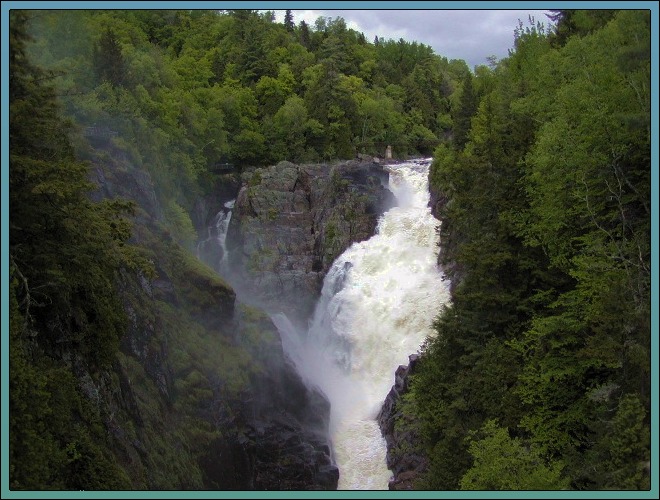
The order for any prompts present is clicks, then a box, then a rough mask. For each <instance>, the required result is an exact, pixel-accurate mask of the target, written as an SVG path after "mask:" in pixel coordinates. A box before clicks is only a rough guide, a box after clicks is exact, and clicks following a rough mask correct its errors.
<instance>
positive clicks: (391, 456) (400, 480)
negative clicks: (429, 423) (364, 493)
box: [377, 354, 429, 490]
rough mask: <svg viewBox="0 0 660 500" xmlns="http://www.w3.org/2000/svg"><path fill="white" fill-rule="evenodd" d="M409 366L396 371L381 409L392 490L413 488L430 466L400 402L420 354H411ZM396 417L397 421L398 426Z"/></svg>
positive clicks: (400, 367)
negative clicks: (401, 409)
mask: <svg viewBox="0 0 660 500" xmlns="http://www.w3.org/2000/svg"><path fill="white" fill-rule="evenodd" d="M408 361H409V363H408V366H405V365H400V366H399V367H398V368H397V370H396V373H395V375H394V385H393V386H392V389H390V392H389V393H388V395H387V397H386V398H385V402H384V403H383V406H382V408H381V410H380V412H379V413H378V417H377V420H378V425H379V426H380V430H381V433H382V435H383V437H384V438H385V442H386V443H387V467H388V468H389V469H390V470H391V471H392V474H393V476H394V477H393V478H392V479H391V480H390V482H389V489H390V490H412V489H414V486H413V483H414V481H415V480H416V479H417V478H418V477H419V476H420V475H422V474H423V473H424V472H426V470H427V469H428V465H429V464H428V458H427V457H426V456H425V455H424V454H422V453H420V452H418V451H416V444H417V443H419V437H418V436H417V433H416V432H415V430H414V428H413V427H412V426H410V425H406V424H407V422H406V420H405V416H404V415H403V413H402V412H401V411H400V409H399V407H398V405H399V403H400V401H401V398H402V396H403V395H404V394H405V393H406V392H407V391H408V383H409V377H410V375H411V374H413V373H414V372H415V369H416V368H417V365H418V363H419V356H418V355H417V354H412V355H410V356H409V357H408ZM395 421H396V423H397V425H396V426H395Z"/></svg>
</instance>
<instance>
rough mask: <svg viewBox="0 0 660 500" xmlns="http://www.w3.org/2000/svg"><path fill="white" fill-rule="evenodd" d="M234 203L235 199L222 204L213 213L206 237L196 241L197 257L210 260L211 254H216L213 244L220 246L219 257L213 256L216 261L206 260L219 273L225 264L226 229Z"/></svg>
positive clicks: (226, 256) (226, 253)
mask: <svg viewBox="0 0 660 500" xmlns="http://www.w3.org/2000/svg"><path fill="white" fill-rule="evenodd" d="M235 203H236V200H230V201H228V202H226V203H225V204H224V207H225V208H224V209H223V210H220V211H219V212H218V213H217V214H216V215H215V217H214V218H213V222H212V223H211V225H210V226H208V228H207V231H208V237H207V238H206V239H205V240H202V241H200V242H199V243H197V258H198V259H202V260H205V259H208V260H210V259H211V258H212V257H213V256H215V255H217V252H215V251H214V250H213V245H216V246H218V247H220V249H221V250H222V252H221V255H222V256H221V257H220V259H217V257H215V259H217V261H216V262H207V264H209V265H210V266H212V267H213V268H214V269H215V270H216V271H217V272H218V273H221V274H222V271H223V269H224V267H225V266H226V264H227V258H228V252H227V231H228V229H229V221H231V214H232V210H233V209H234V204H235ZM215 259H214V260H215Z"/></svg>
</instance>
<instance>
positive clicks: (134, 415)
mask: <svg viewBox="0 0 660 500" xmlns="http://www.w3.org/2000/svg"><path fill="white" fill-rule="evenodd" d="M109 153H111V154H110V156H109V158H108V155H105V157H104V159H103V160H97V161H94V162H93V163H94V168H93V170H92V175H93V177H94V180H95V181H96V183H97V186H98V189H97V191H96V192H95V193H94V194H93V197H94V198H95V199H97V200H100V199H103V198H115V197H122V198H125V199H129V200H133V201H135V202H136V204H137V206H138V210H137V213H136V218H135V226H134V232H133V238H132V242H134V243H137V244H140V245H142V246H143V247H145V248H146V249H148V252H149V255H150V258H151V260H152V263H153V264H154V267H155V271H156V274H157V276H156V277H155V278H148V277H146V276H143V275H141V274H140V273H136V272H134V271H128V270H127V271H125V272H124V273H123V274H122V276H121V277H120V279H119V280H118V287H119V291H120V295H121V296H122V298H123V302H124V309H125V311H126V316H127V320H128V323H127V325H126V326H127V329H126V333H125V335H124V336H123V338H122V339H121V346H120V351H121V352H120V353H118V357H117V361H116V362H115V363H114V365H113V367H112V370H110V371H108V372H106V373H103V374H102V375H101V376H100V377H99V376H94V377H92V376H90V373H89V372H88V371H87V368H86V367H85V366H82V365H81V366H77V365H76V373H77V377H78V379H79V381H80V382H79V383H80V387H81V390H82V391H83V393H84V394H85V395H86V396H87V397H88V398H89V399H90V400H91V401H93V402H94V404H97V405H98V406H99V408H100V410H99V411H100V414H101V416H102V418H103V422H104V425H105V426H106V428H107V430H108V435H109V436H110V437H111V439H112V452H113V453H115V454H116V455H117V460H118V462H119V463H121V464H122V466H123V467H124V469H125V470H126V471H127V474H128V476H129V477H130V479H131V481H132V482H133V484H135V485H136V488H138V489H144V488H146V489H161V488H165V489H200V488H206V489H217V490H252V489H257V490H266V489H279V490H325V489H336V488H337V481H338V477H339V472H338V470H337V468H336V466H334V465H333V464H332V460H331V452H330V445H329V442H328V439H327V426H328V418H329V410H330V408H329V403H328V401H327V400H326V399H325V397H324V396H323V395H322V394H321V393H319V392H318V391H315V390H311V389H309V388H307V387H306V386H305V384H304V383H303V381H302V379H301V378H300V376H299V375H298V374H297V373H296V371H295V368H294V367H293V366H292V365H291V364H290V362H289V361H288V360H287V358H286V356H285V355H284V352H283V349H282V344H281V340H280V337H279V332H278V331H277V329H276V328H275V326H274V325H273V323H272V322H271V321H270V319H269V318H268V317H267V316H266V315H264V314H261V313H259V312H258V311H254V310H251V312H246V311H247V309H243V308H241V307H240V306H239V305H238V303H237V299H236V293H235V292H234V290H233V289H232V288H231V287H229V286H228V285H227V284H226V283H224V282H223V281H222V280H221V279H219V278H216V277H215V276H213V275H212V274H209V273H210V271H208V270H207V271H208V272H207V271H205V270H204V269H201V268H198V267H196V266H195V265H192V264H190V263H189V261H190V260H192V261H196V260H195V258H194V257H193V256H189V255H187V254H186V253H185V251H184V250H183V249H182V248H180V247H179V246H178V245H177V244H176V243H175V242H174V241H173V240H172V238H171V237H170V236H169V232H168V231H167V230H166V229H165V228H164V226H163V225H162V224H161V222H162V220H163V215H162V214H163V211H162V208H161V206H160V204H159V201H158V198H157V196H156V193H155V191H154V188H153V183H152V180H151V178H150V176H149V174H148V173H147V172H145V171H143V170H140V169H138V168H135V167H134V166H132V165H131V164H130V163H129V160H128V158H127V157H126V156H125V155H124V156H122V155H121V154H119V152H118V151H109ZM282 182H286V179H283V180H282ZM280 187H281V188H282V189H285V188H286V189H289V188H291V187H293V191H292V192H293V193H294V194H295V196H294V197H295V203H294V205H293V208H294V209H295V210H301V207H302V206H308V205H309V202H308V200H307V199H306V196H307V194H306V193H307V192H308V191H310V189H311V188H310V184H309V179H307V180H306V179H305V176H304V175H303V174H301V175H296V178H295V181H294V185H293V186H289V185H288V184H287V185H284V184H282V185H281V186H280ZM236 188H237V184H236V185H233V187H232V184H231V182H228V183H225V189H226V192H224V191H223V192H222V193H221V194H220V195H219V196H218V198H217V199H215V198H213V197H211V198H209V199H204V200H201V201H200V202H199V203H198V204H197V208H196V210H195V214H196V215H195V214H193V219H199V220H197V221H196V223H199V224H200V225H201V224H207V222H208V220H205V218H206V217H207V216H208V214H209V213H212V212H213V211H214V210H216V209H219V208H218V207H221V206H222V203H223V202H224V201H226V199H231V197H232V192H231V191H232V190H233V189H236ZM225 197H226V199H225ZM205 214H206V215H205ZM199 266H201V267H202V268H203V266H202V265H201V264H199ZM163 311H171V313H170V315H169V316H167V315H166V316H164V317H163V316H161V314H162V312H163ZM179 316H180V318H181V319H180V321H179V322H177V321H175V319H177V318H175V317H179ZM188 327H189V329H190V330H191V331H194V332H198V334H199V336H198V337H195V335H196V334H195V335H190V336H187V335H188V332H187V331H185V330H186V328H188ZM182 338H190V342H202V341H203V342H209V343H213V342H217V343H218V345H220V346H222V348H223V349H225V350H226V351H229V352H231V354H232V355H233V356H235V357H237V358H240V360H239V361H237V362H235V364H236V366H240V367H241V370H242V372H240V373H235V372H231V371H226V372H224V371H222V366H221V365H222V363H221V362H220V361H218V362H217V366H216V362H215V361H213V362H212V363H210V364H209V365H206V366H201V362H199V364H198V369H199V370H200V377H203V378H202V379H203V380H208V381H210V384H209V385H206V386H204V387H200V388H199V389H200V392H201V394H202V395H201V396H199V404H198V406H195V405H196V404H197V403H188V404H187V405H188V406H186V405H185V404H182V403H181V398H182V396H186V394H185V391H181V390H180V389H178V387H181V384H182V382H183V381H184V377H185V376H186V375H187V373H188V371H189V370H190V368H189V367H188V366H187V365H186V364H183V365H182V364H181V362H180V361H179V362H178V365H177V358H179V359H180V358H181V353H177V352H175V351H176V349H175V348H173V347H172V346H171V344H172V343H174V340H175V339H182ZM185 342H188V341H187V340H179V344H178V345H183V346H186V344H185ZM191 347H193V346H191ZM72 362H73V363H74V365H75V364H76V361H75V359H74V360H73V361H72ZM78 364H79V363H78ZM177 370H178V372H177ZM202 371H203V372H204V373H203V374H202V373H201V372H202ZM226 373H230V374H233V375H232V376H236V377H237V378H238V379H239V381H238V382H237V381H236V380H234V379H223V378H222V377H223V376H225V374H226ZM231 384H234V385H236V386H237V387H235V388H231V389H228V388H227V387H228V386H230V385H231ZM204 394H209V395H210V396H208V397H207V396H204ZM182 408H184V409H182ZM184 411H185V412H186V413H182V412H184ZM191 418H193V419H195V421H196V422H199V421H203V422H204V427H203V428H204V429H210V430H211V431H217V432H215V434H214V435H217V436H218V437H214V438H213V439H210V440H209V441H208V442H202V443H199V442H194V443H193V441H186V439H188V438H186V437H185V431H186V430H187V429H188V427H189V426H188V424H187V423H186V422H187V421H188V420H190V419H191ZM196 425H198V426H201V425H202V424H196ZM200 428H201V427H200ZM169 433H171V435H169ZM156 441H157V442H158V446H160V448H157V447H156V446H154V442H156ZM188 447H190V448H191V449H194V450H195V453H196V455H195V454H191V456H190V457H188V456H186V453H189V452H186V453H180V452H179V453H178V452H177V451H176V450H177V449H179V450H180V449H181V448H184V449H187V448H188ZM200 450H201V451H200ZM164 451H165V452H168V453H172V454H179V455H181V456H183V457H184V458H181V459H180V461H178V462H177V466H180V467H182V468H183V467H185V468H186V471H185V472H180V470H177V471H176V473H177V476H176V477H167V474H168V471H167V470H165V467H167V466H168V465H169V464H164V463H163V460H162V458H161V457H160V455H161V454H162V453H163V452H164ZM168 457H169V458H170V460H171V458H172V455H169V456H168ZM186 473H189V477H186Z"/></svg>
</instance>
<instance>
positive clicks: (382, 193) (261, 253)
mask: <svg viewBox="0 0 660 500" xmlns="http://www.w3.org/2000/svg"><path fill="white" fill-rule="evenodd" d="M388 177H389V174H388V173H387V171H386V170H385V169H384V167H383V166H382V165H380V164H379V163H376V162H374V161H370V160H354V161H349V162H345V163H341V164H337V165H334V166H329V165H303V166H301V165H295V164H293V163H290V162H280V163H279V164H277V165H275V166H271V167H268V168H262V169H257V170H254V171H253V172H250V173H247V174H245V175H244V182H243V186H242V187H241V189H240V191H239V193H238V197H237V199H236V205H235V207H234V212H233V215H232V219H231V223H230V225H229V232H228V235H227V246H228V251H229V268H230V269H232V271H233V273H234V274H233V276H231V277H230V281H231V282H232V284H233V285H234V286H235V287H236V288H239V289H241V291H242V292H243V293H242V294H241V295H242V296H244V297H245V296H248V297H251V298H252V300H253V301H254V302H255V304H258V305H260V306H261V307H263V308H264V309H266V310H271V311H272V310H278V311H283V312H285V313H286V314H287V315H288V316H289V317H290V318H292V319H293V318H298V319H300V318H307V317H308V316H309V315H310V314H311V313H312V311H313V308H314V305H315V303H316V300H317V298H318V296H319V293H320V290H321V286H322V284H323V278H324V276H325V274H326V273H327V271H328V269H329V268H330V266H331V265H332V262H333V261H334V259H335V258H336V257H338V256H339V255H340V254H341V253H342V252H343V251H344V250H345V249H346V248H348V247H349V246H350V245H351V244H352V243H354V242H357V241H362V240H365V239H367V238H370V237H371V236H372V235H373V234H374V232H375V229H376V224H377V221H378V217H379V216H380V214H382V213H383V212H384V211H385V210H387V209H389V208H390V207H391V206H393V205H394V196H393V195H392V193H391V192H390V191H389V189H387V187H386V186H387V182H388Z"/></svg>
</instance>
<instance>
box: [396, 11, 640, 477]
mask: <svg viewBox="0 0 660 500" xmlns="http://www.w3.org/2000/svg"><path fill="white" fill-rule="evenodd" d="M606 14H607V15H603V12H602V11H588V12H584V11H583V12H574V11H570V12H568V13H564V14H562V15H558V16H557V19H558V20H559V24H558V28H557V30H556V33H554V32H546V31H545V30H544V28H543V26H542V25H540V24H537V25H536V26H530V27H523V26H522V25H521V26H520V27H519V28H518V29H517V30H516V33H515V36H516V38H515V49H514V50H513V51H512V52H511V53H510V55H509V57H508V58H506V59H504V60H502V61H500V62H499V63H498V64H497V65H495V66H494V67H492V68H491V69H490V70H487V69H486V68H481V71H480V72H478V73H477V75H476V77H475V84H474V88H475V89H479V90H478V92H477V93H476V95H477V100H478V102H477V105H476V112H475V113H474V116H472V118H471V120H470V121H469V124H470V125H469V130H468V131H467V133H466V134H465V135H463V133H461V134H458V133H457V134H456V136H455V138H456V139H457V141H454V144H453V147H451V146H449V145H444V144H443V145H440V146H439V147H438V148H437V149H436V151H435V154H434V163H433V166H432V171H431V182H432V188H433V189H434V190H436V191H437V192H439V193H442V194H443V195H444V196H445V197H446V199H447V202H446V203H445V204H444V206H443V208H442V210H441V214H440V216H441V218H442V220H443V226H442V240H443V242H442V245H443V264H444V265H445V266H446V270H447V273H448V274H449V275H450V276H451V277H452V279H453V287H454V292H453V301H452V304H451V305H450V306H448V307H446V309H445V310H444V312H443V313H442V314H441V315H440V316H439V317H438V319H437V321H436V325H435V326H436V330H437V336H436V337H435V338H433V339H431V340H429V341H428V343H427V346H426V348H425V352H424V356H423V362H422V363H421V369H420V373H419V374H418V375H416V376H415V377H414V379H413V381H412V391H411V393H410V394H409V395H408V397H407V402H406V411H407V412H408V413H409V414H411V415H414V416H416V417H417V425H419V427H420V431H421V435H422V436H423V440H424V442H423V446H424V448H425V452H426V453H428V454H429V456H430V458H431V466H430V470H429V472H428V474H427V475H426V477H425V478H424V480H423V481H422V482H421V483H422V484H420V485H419V486H421V487H427V488H434V489H435V488H438V489H456V488H464V489H555V488H572V489H646V488H649V486H650V479H649V459H650V353H649V349H650V258H651V256H650V173H651V161H650V144H651V142H650V141H651V137H650V52H649V49H650V17H649V13H648V12H644V11H620V12H613V11H608V12H606ZM465 88H471V87H468V86H467V85H466V86H465ZM470 101H471V100H470V99H468V98H467V97H466V96H464V97H463V98H462V99H461V100H460V103H461V106H462V109H460V108H459V112H458V115H457V116H458V117H460V120H459V121H457V122H456V126H457V127H459V126H463V125H464V120H465V119H466V117H469V116H470V114H471V113H470V111H471V109H472V108H471V102H470ZM456 131H457V132H459V130H456ZM463 137H466V139H465V143H463V140H462V138H463ZM624 422H625V423H624Z"/></svg>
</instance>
